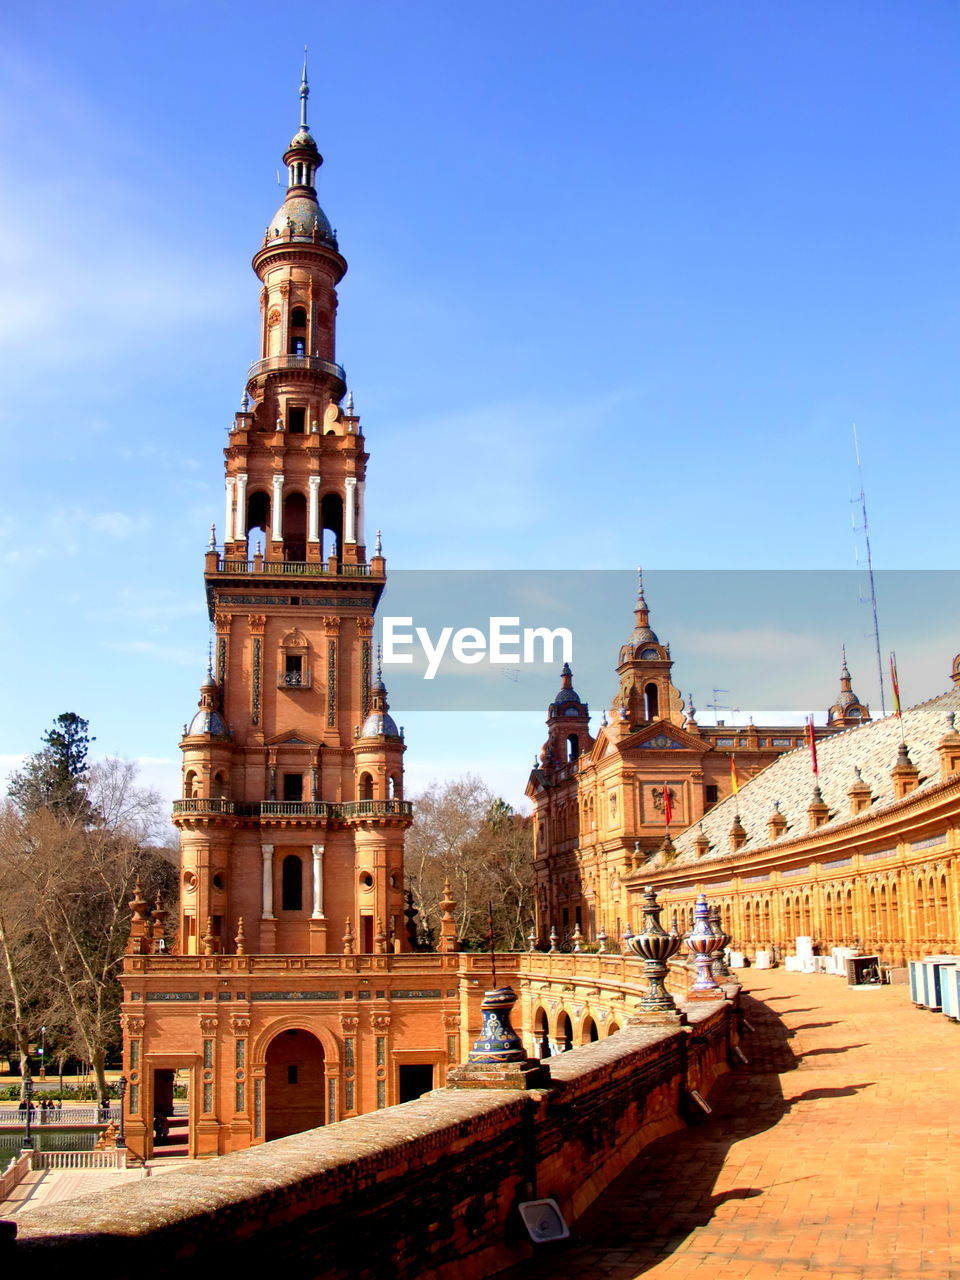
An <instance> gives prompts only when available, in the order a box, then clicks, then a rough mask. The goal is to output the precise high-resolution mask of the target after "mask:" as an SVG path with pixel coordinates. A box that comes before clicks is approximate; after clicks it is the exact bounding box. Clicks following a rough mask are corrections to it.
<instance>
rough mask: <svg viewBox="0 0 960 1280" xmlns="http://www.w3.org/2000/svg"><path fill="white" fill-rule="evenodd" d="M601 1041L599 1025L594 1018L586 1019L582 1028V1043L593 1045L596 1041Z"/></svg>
mask: <svg viewBox="0 0 960 1280" xmlns="http://www.w3.org/2000/svg"><path fill="white" fill-rule="evenodd" d="M599 1039H600V1033H599V1031H598V1030H597V1024H596V1023H595V1022H594V1020H593V1019H592V1018H584V1020H583V1026H582V1027H581V1028H580V1043H581V1044H592V1043H593V1041H594V1040H599Z"/></svg>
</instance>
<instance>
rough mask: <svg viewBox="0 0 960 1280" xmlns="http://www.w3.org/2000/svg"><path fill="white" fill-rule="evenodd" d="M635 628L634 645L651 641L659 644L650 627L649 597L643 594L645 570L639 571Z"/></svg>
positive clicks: (632, 638)
mask: <svg viewBox="0 0 960 1280" xmlns="http://www.w3.org/2000/svg"><path fill="white" fill-rule="evenodd" d="M633 617H634V626H633V635H632V637H631V640H632V642H633V643H634V644H639V643H640V642H641V641H644V640H649V641H652V642H653V643H654V644H659V643H660V641H659V640H658V639H657V637H656V635H655V633H654V632H653V630H652V628H651V626H650V610H649V608H648V607H647V597H646V596H645V595H644V594H643V570H642V569H638V570H637V603H636V606H635V608H634V610H633Z"/></svg>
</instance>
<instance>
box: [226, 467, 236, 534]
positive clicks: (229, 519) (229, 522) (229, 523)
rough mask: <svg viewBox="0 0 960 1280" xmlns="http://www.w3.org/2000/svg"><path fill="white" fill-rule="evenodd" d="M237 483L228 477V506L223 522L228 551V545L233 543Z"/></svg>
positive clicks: (231, 477)
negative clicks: (234, 499)
mask: <svg viewBox="0 0 960 1280" xmlns="http://www.w3.org/2000/svg"><path fill="white" fill-rule="evenodd" d="M236 487H237V482H236V480H235V479H234V478H233V476H227V485H226V489H227V506H226V511H225V513H224V520H223V547H224V550H226V547H227V543H228V542H232V541H233V495H234V493H235V491H236Z"/></svg>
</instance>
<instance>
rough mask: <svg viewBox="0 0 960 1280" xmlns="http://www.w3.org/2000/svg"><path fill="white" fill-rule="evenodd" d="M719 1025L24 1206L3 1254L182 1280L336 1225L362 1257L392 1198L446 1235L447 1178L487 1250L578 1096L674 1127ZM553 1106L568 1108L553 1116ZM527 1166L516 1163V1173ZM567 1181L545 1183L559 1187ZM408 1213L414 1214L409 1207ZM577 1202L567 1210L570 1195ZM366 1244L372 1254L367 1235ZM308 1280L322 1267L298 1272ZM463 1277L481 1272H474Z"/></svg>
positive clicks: (716, 1045) (617, 1040)
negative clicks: (635, 1103)
mask: <svg viewBox="0 0 960 1280" xmlns="http://www.w3.org/2000/svg"><path fill="white" fill-rule="evenodd" d="M732 1019H733V1008H732V1006H731V1004H730V1003H729V1002H728V1001H722V1000H721V1001H715V1002H706V1003H702V1004H698V1005H691V1006H689V1020H690V1026H689V1028H688V1030H681V1029H677V1028H664V1027H662V1026H656V1025H651V1026H643V1025H639V1026H638V1025H631V1026H628V1027H625V1028H624V1029H623V1030H622V1031H621V1032H619V1033H618V1034H617V1035H615V1036H611V1037H609V1038H607V1039H606V1040H602V1041H598V1042H595V1043H593V1044H589V1045H585V1046H583V1047H582V1048H579V1049H575V1050H572V1051H570V1052H568V1053H566V1054H563V1055H560V1056H559V1057H556V1058H553V1059H551V1060H550V1069H551V1074H552V1084H551V1087H550V1088H549V1089H547V1090H533V1091H531V1092H529V1093H518V1092H515V1091H512V1090H497V1089H494V1090H482V1091H475V1090H466V1089H464V1090H461V1089H453V1088H444V1089H438V1090H435V1091H433V1092H432V1093H429V1094H426V1095H424V1096H423V1097H422V1098H420V1099H417V1100H416V1101H414V1102H408V1103H404V1104H402V1105H399V1106H395V1107H391V1108H388V1109H385V1110H383V1111H377V1112H373V1113H370V1114H367V1115H363V1116H358V1117H355V1118H352V1119H347V1120H343V1121H341V1122H339V1123H338V1124H334V1125H330V1126H328V1127H325V1128H321V1129H315V1130H310V1131H308V1132H305V1133H301V1134H296V1135H294V1136H292V1137H288V1138H281V1139H277V1140H276V1141H273V1142H271V1143H268V1144H264V1145H261V1146H257V1147H251V1148H248V1149H247V1150H244V1151H239V1152H235V1153H233V1154H230V1155H226V1156H221V1157H217V1158H214V1159H211V1160H208V1161H204V1162H203V1163H198V1164H196V1165H193V1166H191V1167H190V1168H189V1169H184V1170H183V1171H178V1172H173V1171H171V1172H169V1173H165V1174H164V1176H163V1177H162V1178H159V1179H156V1180H154V1179H149V1180H144V1181H142V1182H138V1183H135V1184H132V1185H129V1186H126V1187H123V1188H117V1189H116V1190H112V1191H108V1192H104V1193H102V1194H99V1195H97V1196H93V1197H89V1198H86V1199H81V1200H77V1201H74V1202H72V1203H71V1202H67V1203H62V1204H58V1205H53V1206H50V1207H48V1208H38V1209H36V1210H35V1211H34V1212H33V1213H32V1215H31V1216H30V1218H29V1220H24V1221H23V1222H22V1223H20V1224H18V1225H19V1236H18V1239H17V1242H16V1244H15V1245H12V1246H8V1247H10V1248H12V1250H13V1253H14V1255H15V1259H16V1262H17V1263H20V1264H21V1265H23V1266H25V1267H27V1268H28V1269H29V1274H30V1275H31V1276H32V1277H37V1276H38V1275H44V1274H47V1273H52V1271H53V1269H57V1270H58V1271H59V1270H63V1269H64V1268H67V1267H69V1268H71V1269H74V1270H75V1269H76V1268H78V1267H84V1268H88V1267H89V1268H91V1269H94V1268H95V1269H97V1270H98V1271H99V1272H100V1274H102V1275H104V1276H109V1277H110V1278H111V1280H122V1278H123V1277H126V1276H130V1277H133V1276H137V1277H140V1278H142V1277H149V1276H153V1275H161V1274H163V1275H166V1274H168V1273H170V1271H171V1270H172V1269H176V1270H177V1271H178V1272H179V1273H180V1274H181V1275H188V1274H194V1271H195V1268H196V1273H197V1274H199V1272H200V1271H201V1270H205V1269H208V1268H209V1267H210V1266H211V1265H213V1266H216V1267H217V1268H218V1269H221V1268H226V1267H228V1266H229V1265H239V1264H240V1263H241V1262H243V1259H244V1256H245V1255H244V1253H243V1252H242V1251H243V1250H245V1249H250V1248H252V1249H254V1250H255V1251H256V1253H257V1254H258V1256H259V1255H260V1254H261V1253H262V1252H263V1251H266V1256H268V1257H273V1256H274V1253H273V1252H271V1251H273V1250H275V1251H276V1253H277V1256H278V1257H279V1256H280V1255H283V1256H284V1257H285V1258H287V1259H288V1260H289V1259H290V1258H296V1257H297V1254H296V1250H297V1248H298V1245H297V1241H299V1240H302V1241H303V1242H304V1243H303V1245H302V1248H303V1250H304V1253H303V1254H302V1255H300V1256H306V1255H307V1254H308V1253H309V1250H310V1249H312V1248H315V1247H316V1246H315V1245H314V1241H320V1240H322V1239H323V1238H324V1233H325V1232H327V1233H328V1232H329V1231H330V1230H331V1229H332V1226H333V1224H334V1223H335V1224H336V1227H337V1230H338V1231H339V1230H342V1231H348V1232H350V1231H354V1232H355V1233H356V1240H357V1248H358V1251H359V1253H360V1254H362V1253H363V1251H364V1250H365V1249H369V1248H370V1247H371V1240H368V1238H367V1237H368V1236H370V1234H371V1227H372V1225H373V1223H374V1222H375V1221H376V1213H377V1205H378V1203H379V1200H380V1198H382V1200H383V1202H384V1203H387V1202H389V1204H390V1206H391V1208H390V1210H389V1212H393V1213H396V1212H397V1208H396V1206H397V1203H398V1201H399V1203H400V1205H401V1206H402V1210H403V1212H406V1213H407V1215H415V1214H417V1213H418V1211H422V1212H423V1213H425V1214H427V1215H428V1216H429V1215H430V1214H432V1215H434V1217H433V1219H431V1221H432V1220H439V1221H441V1223H442V1224H443V1228H444V1229H451V1230H452V1228H449V1224H448V1223H447V1219H446V1217H445V1214H446V1212H447V1208H448V1206H447V1205H446V1202H445V1199H444V1197H445V1196H447V1195H448V1194H449V1192H448V1189H447V1188H448V1184H449V1181H450V1176H451V1171H453V1172H454V1173H455V1175H456V1177H457V1178H460V1179H461V1180H463V1179H466V1184H467V1185H472V1182H473V1181H474V1180H476V1181H477V1188H476V1195H477V1197H478V1200H477V1203H478V1204H480V1205H486V1208H484V1209H482V1214H484V1215H486V1216H485V1217H484V1218H483V1225H482V1231H481V1230H480V1228H478V1232H480V1234H481V1235H483V1237H484V1239H487V1240H488V1243H487V1244H486V1245H484V1246H483V1247H484V1248H486V1249H487V1250H488V1251H489V1249H491V1248H501V1247H503V1245H502V1236H503V1228H504V1222H505V1218H504V1215H505V1214H507V1212H508V1210H509V1209H510V1206H511V1205H512V1204H513V1203H515V1201H516V1200H517V1197H518V1195H519V1198H521V1199H522V1198H524V1195H523V1194H520V1191H518V1187H519V1186H520V1184H521V1183H522V1182H523V1180H524V1178H526V1177H528V1176H532V1178H533V1181H534V1183H536V1180H537V1172H536V1171H537V1170H542V1169H547V1168H550V1169H552V1168H554V1166H553V1165H550V1164H549V1160H548V1161H547V1163H546V1164H545V1163H544V1161H545V1158H546V1157H545V1154H544V1153H545V1151H546V1150H547V1149H548V1148H549V1150H550V1151H553V1150H555V1148H556V1142H557V1141H558V1134H563V1135H564V1136H563V1141H564V1142H566V1141H567V1140H569V1141H570V1142H571V1144H578V1143H580V1144H582V1143H583V1135H582V1134H579V1132H578V1131H577V1129H576V1126H577V1125H579V1124H581V1122H582V1121H583V1120H584V1119H585V1118H586V1117H589V1113H590V1110H591V1108H590V1106H589V1100H590V1095H591V1093H592V1092H596V1096H597V1100H598V1101H599V1100H600V1098H601V1096H602V1095H603V1093H604V1091H606V1090H608V1089H609V1088H610V1085H611V1082H613V1083H614V1084H615V1083H616V1082H617V1081H619V1082H620V1084H619V1086H618V1087H620V1088H623V1087H625V1086H626V1087H628V1088H632V1089H633V1091H634V1093H636V1092H637V1091H638V1090H643V1089H648V1088H649V1089H650V1090H651V1091H652V1090H658V1091H659V1092H658V1095H657V1096H658V1102H657V1107H658V1108H659V1110H656V1109H655V1110H656V1114H655V1115H652V1116H651V1122H652V1123H655V1124H656V1125H657V1126H659V1127H657V1128H656V1129H655V1130H654V1129H651V1136H653V1135H654V1133H656V1134H657V1135H659V1134H660V1133H662V1132H668V1131H670V1129H672V1128H676V1127H677V1126H678V1124H679V1120H678V1119H677V1118H676V1117H677V1114H678V1113H679V1094H678V1089H679V1088H680V1087H681V1083H680V1082H682V1072H683V1071H684V1070H685V1069H686V1066H687V1065H688V1064H689V1065H690V1066H692V1067H693V1069H694V1074H696V1075H697V1085H696V1087H700V1082H701V1079H702V1078H703V1069H702V1068H703V1064H702V1063H699V1062H698V1060H697V1058H698V1055H699V1056H700V1057H701V1058H702V1057H704V1056H705V1055H707V1054H708V1052H712V1054H713V1058H712V1059H711V1062H710V1063H709V1064H708V1070H707V1074H708V1075H709V1076H710V1079H712V1078H713V1077H714V1076H715V1075H716V1074H717V1071H718V1070H719V1069H725V1063H724V1053H723V1046H724V1043H725V1042H726V1041H728V1040H729V1037H730V1035H731V1034H732V1031H731V1028H732ZM690 1032H695V1033H696V1034H694V1035H690V1034H689V1033H690ZM698 1045H699V1046H701V1047H700V1048H697V1047H695V1046H698ZM702 1046H712V1048H711V1049H709V1050H708V1049H705V1048H703V1047H702ZM718 1063H719V1064H720V1065H719V1067H718V1065H717V1064H718ZM664 1090H666V1093H664ZM565 1099H566V1100H568V1101H569V1103H570V1104H571V1105H572V1107H573V1110H572V1111H571V1112H570V1115H569V1117H567V1116H566V1115H565V1113H564V1101H565ZM665 1099H669V1100H668V1101H664V1100H665ZM645 1119H646V1118H645ZM568 1124H569V1126H571V1127H570V1129H569V1133H568V1130H567V1128H566V1127H565V1126H567V1125H568ZM558 1125H559V1126H560V1127H559V1128H558ZM538 1126H540V1128H538ZM524 1135H526V1137H524ZM538 1138H539V1139H540V1147H538ZM646 1140H650V1138H648V1139H646ZM609 1141H610V1151H609V1161H610V1167H611V1168H616V1170H617V1171H619V1168H620V1167H622V1165H623V1162H624V1159H626V1158H627V1156H629V1158H631V1159H632V1158H633V1156H634V1155H635V1154H636V1149H635V1148H636V1142H637V1133H636V1129H635V1127H634V1128H631V1129H630V1131H629V1132H624V1133H623V1134H620V1135H610V1138H609ZM525 1144H526V1145H525ZM501 1149H502V1150H501ZM579 1149H580V1150H581V1151H582V1150H585V1149H588V1148H584V1147H583V1146H582V1145H581V1146H580V1147H579ZM524 1152H526V1153H527V1154H526V1155H525V1154H524ZM504 1153H507V1154H509V1156H510V1160H512V1161H513V1163H512V1164H511V1163H510V1160H507V1159H506V1158H505V1155H504ZM605 1159H606V1156H605V1154H604V1152H602V1151H601V1152H599V1153H597V1154H596V1156H595V1160H594V1167H593V1168H592V1169H591V1170H590V1171H589V1176H590V1178H591V1183H592V1185H594V1186H595V1188H596V1192H598V1191H599V1190H600V1189H602V1186H603V1185H605V1183H606V1181H607V1179H606V1177H605V1176H604V1169H603V1167H602V1166H603V1162H604V1160H605ZM530 1162H532V1163H530ZM527 1164H530V1168H529V1169H526V1171H525V1172H524V1168H525V1167H526V1166H527ZM521 1166H523V1167H524V1168H521ZM434 1168H435V1169H436V1173H435V1174H434V1173H433V1172H432V1170H433V1169H434ZM518 1170H519V1172H518ZM531 1170H532V1173H531ZM587 1172H588V1171H587V1170H584V1173H587ZM571 1173H572V1174H573V1175H574V1183H573V1187H572V1190H571V1188H570V1187H561V1186H559V1185H558V1186H557V1187H556V1188H552V1187H550V1186H547V1187H544V1186H542V1185H541V1186H540V1188H539V1190H538V1194H551V1193H552V1191H553V1190H556V1193H557V1194H558V1196H560V1198H561V1200H562V1199H563V1198H564V1197H565V1196H566V1197H569V1195H570V1194H575V1193H576V1179H575V1171H573V1170H572V1171H571ZM569 1176H570V1175H568V1174H566V1173H563V1174H559V1175H556V1174H550V1177H559V1178H563V1177H567V1178H568V1180H569ZM611 1176H613V1175H612V1174H611ZM485 1179H486V1181H485ZM547 1181H549V1178H548V1179H547ZM412 1184H415V1185H416V1186H417V1187H418V1188H419V1191H418V1192H417V1195H418V1196H419V1197H420V1199H417V1198H416V1197H414V1198H413V1199H412V1200H411V1202H410V1203H409V1204H406V1203H405V1201H404V1197H405V1195H406V1191H407V1188H408V1187H409V1186H411V1185H412ZM596 1192H594V1194H595V1193H596ZM423 1204H428V1207H427V1208H425V1209H422V1210H421V1206H422V1205H423ZM438 1206H439V1208H438ZM577 1207H578V1211H579V1208H580V1207H582V1204H581V1203H580V1202H579V1201H578V1205H577ZM477 1212H481V1210H477ZM388 1216H389V1213H388ZM451 1216H456V1215H454V1214H453V1213H452V1212H451ZM460 1216H461V1217H462V1214H460ZM354 1218H355V1219H356V1220H355V1221H354ZM401 1220H402V1219H401ZM459 1229H460V1226H457V1230H459ZM416 1230H420V1231H421V1234H422V1233H423V1231H425V1230H426V1227H422V1224H421V1225H419V1226H418V1227H417V1228H416ZM441 1234H442V1232H441ZM490 1240H492V1242H493V1243H492V1244H491V1243H489V1241H490ZM421 1243H422V1242H421ZM378 1247H379V1248H381V1249H382V1248H383V1247H384V1242H383V1240H382V1239H381V1240H380V1241H379V1245H378ZM398 1247H401V1246H398ZM418 1247H419V1246H418ZM432 1247H433V1248H435V1249H436V1248H439V1247H440V1246H438V1245H436V1244H434V1245H433V1246H432ZM448 1247H451V1246H449V1244H448ZM511 1247H512V1246H511ZM0 1250H2V1245H0ZM238 1250H239V1251H240V1252H238ZM310 1256H313V1255H310ZM320 1256H322V1248H321V1249H320ZM456 1256H457V1255H456V1254H454V1255H453V1257H450V1256H443V1253H442V1249H441V1252H440V1253H439V1254H438V1255H437V1262H438V1264H440V1266H441V1268H442V1266H443V1265H446V1264H453V1263H454V1261H455V1259H456ZM508 1261H509V1259H508ZM10 1262H11V1263H13V1258H10ZM458 1265H459V1264H458ZM503 1265H506V1263H504V1264H503ZM310 1274H311V1275H322V1274H325V1272H324V1271H318V1270H316V1268H315V1267H313V1268H312V1269H311V1270H310ZM331 1274H336V1275H340V1274H345V1273H343V1272H342V1271H339V1270H337V1271H334V1272H332V1273H331ZM351 1274H352V1273H351ZM356 1274H357V1275H358V1276H359V1275H367V1274H369V1275H376V1274H378V1273H377V1271H376V1269H375V1268H374V1269H372V1270H365V1269H364V1268H363V1266H362V1265H360V1261H359V1258H358V1268H357V1271H356ZM396 1274H397V1275H401V1274H402V1275H420V1274H425V1273H424V1272H421V1271H417V1270H413V1271H409V1270H406V1271H403V1270H398V1271H397V1272H396ZM430 1274H434V1272H433V1270H432V1269H431V1271H430ZM436 1274H437V1275H439V1274H441V1270H437V1272H436ZM451 1274H453V1273H452V1272H451ZM464 1274H465V1273H464ZM471 1274H473V1275H484V1274H488V1273H487V1272H485V1271H483V1270H482V1269H481V1270H479V1271H478V1270H476V1266H475V1267H474V1270H473V1271H472V1273H471Z"/></svg>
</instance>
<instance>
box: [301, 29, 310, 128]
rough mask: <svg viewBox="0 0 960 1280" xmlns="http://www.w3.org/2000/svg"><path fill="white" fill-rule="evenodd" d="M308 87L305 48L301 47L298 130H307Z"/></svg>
mask: <svg viewBox="0 0 960 1280" xmlns="http://www.w3.org/2000/svg"><path fill="white" fill-rule="evenodd" d="M309 97H310V86H309V84H308V83H307V46H306V45H304V46H303V79H302V80H301V81H300V128H301V129H306V128H307V99H308V98H309Z"/></svg>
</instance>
